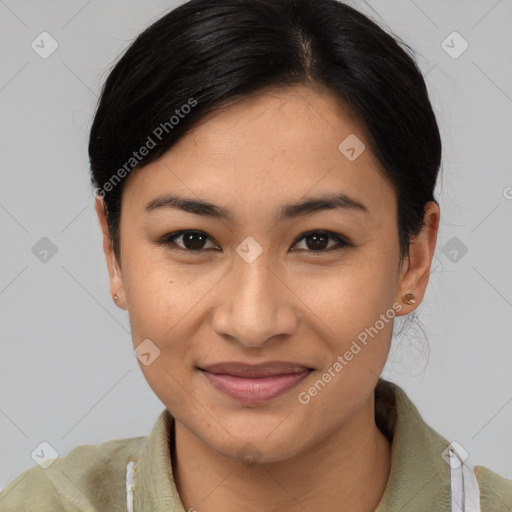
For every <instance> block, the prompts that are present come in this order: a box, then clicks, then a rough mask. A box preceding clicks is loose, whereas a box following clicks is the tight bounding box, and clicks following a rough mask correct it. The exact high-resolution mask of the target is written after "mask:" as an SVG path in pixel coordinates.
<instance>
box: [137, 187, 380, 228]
mask: <svg viewBox="0 0 512 512" xmlns="http://www.w3.org/2000/svg"><path fill="white" fill-rule="evenodd" d="M161 208H162V209H179V210H183V211H185V212H188V213H193V214H195V215H202V216H205V217H211V218H214V219H221V220H226V221H231V222H232V221H233V219H234V216H233V214H232V212H231V211H230V210H229V209H227V208H222V207H220V206H217V205H215V204H213V203H209V202H208V201H202V200H198V199H190V198H187V197H181V196H177V195H172V194H165V195H161V196H158V197H157V198H155V199H153V200H152V201H150V202H149V203H147V204H146V207H145V211H146V212H152V211H155V210H158V209H161ZM334 209H336V210H346V211H355V212H364V213H370V212H369V210H368V208H367V207H366V206H365V205H364V204H363V203H361V202H359V201H357V200H356V199H353V198H351V197H349V196H347V195H346V194H344V193H338V194H324V195H322V196H317V197H309V198H307V199H304V200H303V201H299V202H297V203H291V204H287V205H284V206H281V207H280V208H279V210H278V213H277V222H281V221H283V220H285V219H290V218H295V217H300V216H304V215H308V214H313V213H317V212H320V211H324V210H334Z"/></svg>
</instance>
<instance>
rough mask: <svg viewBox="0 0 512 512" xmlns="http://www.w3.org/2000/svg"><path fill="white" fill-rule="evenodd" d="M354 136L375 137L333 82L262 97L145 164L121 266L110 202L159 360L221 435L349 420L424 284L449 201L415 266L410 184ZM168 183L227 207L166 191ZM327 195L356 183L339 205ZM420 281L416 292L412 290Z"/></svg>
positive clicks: (323, 426)
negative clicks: (399, 195)
mask: <svg viewBox="0 0 512 512" xmlns="http://www.w3.org/2000/svg"><path fill="white" fill-rule="evenodd" d="M349 136H351V137H354V136H355V137H357V139H359V141H361V142H362V143H364V144H366V138H365V135H364V133H363V131H362V130H361V128H360V126H359V125H358V123H357V122H356V120H355V119H354V118H353V117H352V116H351V115H350V112H348V111H347V110H346V109H345V108H343V107H342V106H341V105H339V104H338V103H337V102H336V99H335V97H333V96H331V95H330V93H328V92H326V91H323V90H315V91H314V90H311V89H307V88H303V87H296V88H293V89H292V88H290V89H288V88H287V89H282V90H279V91H276V92H273V93H266V94H263V95H260V96H257V97H252V98H249V99H244V100H243V101H241V102H238V103H236V104H233V105H232V106H230V107H227V108H224V109H222V110H220V111H218V112H216V113H215V114H214V115H210V116H208V117H207V118H206V119H205V120H204V122H202V123H201V124H199V125H198V126H197V127H196V128H195V129H194V130H192V131H190V132H189V134H188V135H186V136H185V137H183V138H182V139H181V140H180V142H179V143H178V144H177V145H176V146H174V147H173V148H172V149H171V150H170V151H169V152H167V153H166V154H165V155H164V156H163V157H162V158H160V159H159V160H158V161H156V162H154V163H152V164H149V165H147V166H146V167H144V168H142V169H138V170H136V171H133V172H132V174H131V175H130V176H129V178H128V179H127V181H126V183H125V189H124V191H123V200H122V201H123V202H122V216H121V225H120V234H121V257H122V263H121V266H119V264H118V263H117V262H116V261H115V260H114V259H113V256H112V252H111V250H110V249H109V247H108V244H107V238H106V231H105V223H104V218H102V216H101V209H100V208H99V207H98V215H99V216H100V221H101V222H102V226H103V227H104V235H105V243H104V247H105V251H106V253H107V261H108V263H109V272H110V279H111V282H110V284H111V291H112V293H117V294H118V295H119V296H120V300H119V301H118V305H120V306H121V307H123V308H126V309H127V310H128V312H129V317H130V323H131V329H132V336H133V344H134V347H135V348H137V347H139V345H140V344H141V343H144V344H143V345H140V347H143V348H144V350H141V352H143V353H145V354H146V355H145V356H144V358H141V359H142V361H139V364H140V367H141V369H142V371H143V373H144V376H145V378H146V379H147V381H148V383H149V385H150V386H151V388H152V389H153V390H154V392H155V393H156V395H157V396H158V397H159V399H160V400H161V401H162V402H163V404H165V406H166V407H167V408H168V409H169V411H170V412H171V414H172V415H173V416H174V417H175V419H176V422H177V423H179V424H180V425H182V426H183V427H184V428H186V429H187V430H188V431H189V432H190V433H192V435H194V436H195V437H196V438H198V439H200V440H201V441H203V442H204V443H205V445H206V446H208V447H210V448H211V449H212V450H214V451H215V452H217V453H221V454H224V455H226V456H228V457H232V458H235V457H237V456H238V455H237V454H239V453H240V450H244V449H248V448H247V447H248V446H253V447H256V448H255V449H256V450H257V452H258V454H259V457H260V458H261V460H262V461H265V460H273V461H277V460H284V459H286V458H289V457H292V456H294V455H296V454H298V453H300V452H303V451H305V450H307V449H308V448H311V447H313V446H314V445H315V444H317V443H319V442H320V441H322V440H324V439H326V438H328V437H329V436H331V435H333V434H334V433H335V432H336V431H338V430H339V429H340V428H342V427H343V426H344V425H348V424H349V423H350V422H351V421H353V420H354V418H356V416H357V411H358V410H360V408H361V406H362V404H364V403H366V402H367V400H368V397H369V396H371V393H372V392H373V389H374V387H375V384H376V382H377V379H378V376H379V375H380V373H381V371H382V368H383V366H384V364H385V361H386V357H387V354H388V350H389V346H390V340H391V335H392V327H393V317H394V316H399V315H403V314H406V313H409V312H410V311H412V309H413V308H414V307H416V306H417V305H418V303H419V302H420V301H421V299H422V297H423V293H424V291H425V286H426V281H427V278H426V276H428V270H429V266H430V262H431V258H432V253H433V249H434V245H435V232H436V230H437V224H436V215H435V212H434V215H433V216H432V218H433V219H434V220H433V221H432V226H433V227H432V229H431V230H430V231H429V232H427V234H426V235H425V236H424V237H423V238H421V237H420V238H419V239H418V241H417V243H416V245H414V246H412V248H411V259H410V261H409V260H406V262H405V263H404V265H403V266H402V267H401V266H400V265H399V263H400V258H399V241H398V227H397V225H398V224H397V206H396V195H395V191H394V189H393V187H392V185H391V184H390V182H389V181H387V179H386V178H385V177H384V174H383V173H382V171H381V169H380V167H379V164H378V162H377V161H376V159H375V158H374V156H373V155H372V154H371V152H370V150H369V149H368V148H367V149H365V150H363V151H362V152H360V151H361V148H362V146H357V145H356V146H354V140H355V141H356V142H357V139H352V144H349V147H350V146H353V147H355V152H351V151H350V150H349V151H348V152H347V151H346V149H347V148H346V147H345V146H342V150H340V149H339V146H340V144H341V143H342V142H343V141H344V140H345V139H346V138H347V137H349ZM350 140H351V139H349V141H350ZM359 153H360V154H359ZM347 155H348V156H350V158H348V157H347ZM354 157H356V158H355V159H354ZM165 195H172V196H177V197H179V198H181V199H186V200H191V201H196V202H197V201H201V202H207V203H209V204H210V205H214V207H213V208H211V207H210V208H206V207H203V208H199V207H198V205H195V208H186V207H184V209H183V208H181V207H179V204H178V203H177V202H174V203H173V204H167V205H166V202H165V201H159V202H155V201H157V200H159V199H161V198H162V196H165ZM327 196H329V197H328V198H327V199H329V200H332V199H333V197H334V196H340V198H341V199H340V200H339V201H338V202H337V203H336V202H333V203H332V204H330V207H329V208H327V205H328V201H323V202H322V201H318V199H319V198H324V199H325V198H326V197H327ZM315 200H316V202H315ZM98 201H99V200H98ZM310 201H312V202H310ZM151 203H152V207H148V205H150V204H151ZM302 203H308V204H309V206H308V205H307V204H304V205H303V206H302V207H300V206H295V207H293V206H292V205H300V204H302ZM221 211H222V213H223V214H225V215H220V214H219V212H221ZM409 292H412V293H415V294H416V301H417V302H416V306H406V305H404V304H403V302H402V301H401V298H402V296H403V294H405V293H409ZM144 340H146V341H144ZM148 354H149V355H148ZM225 362H229V363H245V364H247V365H260V364H263V363H268V362H285V363H289V366H288V368H289V369H288V370H286V369H285V370H283V369H282V368H281V370H282V371H281V372H280V373H281V376H280V377H279V376H278V377H276V376H275V375H274V377H261V376H260V378H258V379H257V380H256V379H255V380H252V381H250V379H249V378H243V379H242V378H240V377H236V376H233V375H231V376H229V375H225V374H226V373H229V372H228V370H226V369H225V368H224V369H220V374H219V373H217V374H216V375H213V377H212V374H211V373H210V374H208V373H207V372H205V371H203V370H202V369H204V368H206V367H209V366H210V365H215V364H217V363H225ZM292 368H293V371H292V370H291V369H292ZM267 370H268V369H267ZM269 372H270V373H274V374H277V373H279V372H278V371H277V370H276V369H274V370H273V371H269ZM283 373H286V374H287V375H282V374H283ZM222 374H224V376H223V375H222ZM246 377H247V376H246ZM251 382H252V383H253V385H251Z"/></svg>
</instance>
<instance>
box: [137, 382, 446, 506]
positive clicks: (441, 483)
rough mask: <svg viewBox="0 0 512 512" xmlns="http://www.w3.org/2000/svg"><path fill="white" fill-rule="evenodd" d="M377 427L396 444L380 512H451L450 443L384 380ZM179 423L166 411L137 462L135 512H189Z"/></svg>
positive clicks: (378, 398) (378, 400) (377, 402)
mask: <svg viewBox="0 0 512 512" xmlns="http://www.w3.org/2000/svg"><path fill="white" fill-rule="evenodd" d="M375 423H376V424H377V426H378V427H379V429H380V430H381V431H382V432H383V433H384V435H386V436H387V437H388V439H389V440H390V441H391V442H392V448H391V450H392V451H391V471H390V475H389V479H388V482H387V485H386V488H385V491H384V495H383V496H382V499H381V501H380V503H379V505H378V507H377V509H376V511H375V512H392V511H393V512H395V511H401V510H403V511H405V510H406V511H407V512H420V511H424V510H436V512H450V510H451V488H450V466H449V464H448V463H447V462H445V460H444V459H443V452H444V451H445V450H446V449H447V448H448V447H449V445H450V443H449V442H448V441H446V440H445V439H444V438H443V437H442V436H441V435H440V434H438V433H437V432H436V431H435V430H433V429H432V428H431V427H429V426H428V425H427V424H426V423H425V421H424V420H423V419H422V417H421V415H420V414H419V412H418V410H417V408H416V407H415V406H414V404H413V403H412V402H411V400H410V399H409V397H408V396H407V395H406V393H405V392H404V391H403V390H402V389H401V388H400V387H399V386H398V385H397V384H394V383H392V382H389V381H386V380H384V379H383V378H379V380H378V383H377V385H376V388H375ZM173 428H174V418H173V417H172V415H171V414H170V412H169V411H168V410H167V409H164V411H162V413H161V414H160V416H159V417H158V420H157V421H156V423H155V425H154V427H153V430H152V431H151V434H150V435H149V436H148V437H147V439H146V441H145V442H144V443H143V444H142V445H141V448H140V451H139V453H138V454H137V456H135V457H131V461H133V462H135V469H134V485H133V489H134V490H133V502H134V510H135V511H136V512H137V511H143V510H167V511H170V512H185V510H184V507H183V504H182V503H181V501H180V499H179V494H178V489H177V488H176V484H175V482H174V478H173V472H172V464H171V456H172V455H171V451H170V447H171V446H172V443H171V442H170V441H171V440H172V436H173V435H174V434H173Z"/></svg>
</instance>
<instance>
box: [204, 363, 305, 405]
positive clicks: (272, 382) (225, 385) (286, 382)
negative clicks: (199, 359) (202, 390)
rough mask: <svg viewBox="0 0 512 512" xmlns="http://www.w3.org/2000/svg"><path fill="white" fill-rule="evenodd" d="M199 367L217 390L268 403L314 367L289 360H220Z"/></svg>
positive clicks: (251, 401) (252, 400)
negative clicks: (259, 362)
mask: <svg viewBox="0 0 512 512" xmlns="http://www.w3.org/2000/svg"><path fill="white" fill-rule="evenodd" d="M198 370H199V371H200V372H201V373H202V374H203V375H204V376H205V377H206V379H207V380H208V382H209V383H210V384H211V385H212V386H213V387H215V388H216V389H217V390H219V391H221V392H223V393H224V394H226V395H228V396H230V397H231V398H234V399H235V400H238V401H239V402H243V403H248V404H258V403H264V402H268V401H269V400H272V399H274V398H277V397H278V396H281V395H283V394H284V393H286V392H288V391H290V390H291V389H293V388H294V387H295V386H296V385H297V384H298V383H299V382H300V381H302V380H303V379H305V378H306V377H307V376H308V375H309V374H310V373H312V372H313V371H314V368H309V367H307V366H303V365H299V364H296V363H289V362H281V361H277V362H269V363H264V364H259V365H249V364H244V363H234V362H231V363H219V364H215V365H209V366H204V367H198Z"/></svg>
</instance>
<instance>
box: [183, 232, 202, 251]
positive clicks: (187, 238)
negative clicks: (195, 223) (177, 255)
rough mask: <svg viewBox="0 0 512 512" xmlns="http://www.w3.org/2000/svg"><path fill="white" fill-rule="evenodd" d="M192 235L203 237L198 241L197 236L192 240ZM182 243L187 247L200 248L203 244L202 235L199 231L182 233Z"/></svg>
mask: <svg viewBox="0 0 512 512" xmlns="http://www.w3.org/2000/svg"><path fill="white" fill-rule="evenodd" d="M194 237H197V238H203V240H199V241H198V240H197V238H196V239H195V240H194ZM183 245H185V247H186V248H187V249H191V250H201V249H202V248H203V247H202V246H203V245H204V235H201V234H200V233H189V234H188V235H184V236H183Z"/></svg>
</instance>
